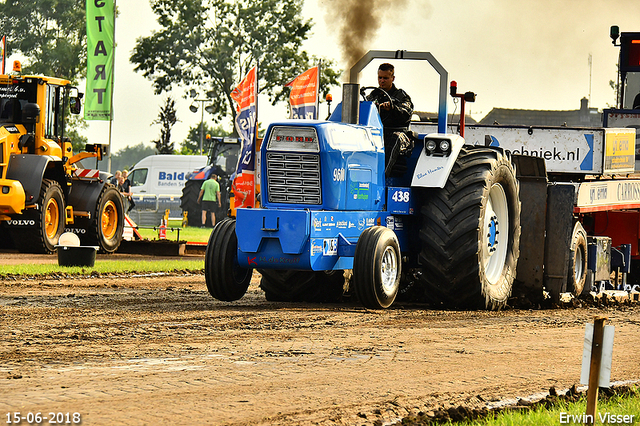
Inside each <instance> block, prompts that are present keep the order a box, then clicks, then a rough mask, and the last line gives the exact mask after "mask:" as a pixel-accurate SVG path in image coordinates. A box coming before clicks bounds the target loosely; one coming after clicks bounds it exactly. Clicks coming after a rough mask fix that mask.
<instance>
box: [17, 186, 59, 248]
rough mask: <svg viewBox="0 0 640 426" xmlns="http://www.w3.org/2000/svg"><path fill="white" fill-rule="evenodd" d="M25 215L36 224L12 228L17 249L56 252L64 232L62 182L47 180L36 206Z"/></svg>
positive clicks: (24, 215) (25, 217)
mask: <svg viewBox="0 0 640 426" xmlns="http://www.w3.org/2000/svg"><path fill="white" fill-rule="evenodd" d="M22 218H24V219H25V220H33V222H34V224H35V225H34V226H32V227H29V228H12V229H11V230H10V233H11V239H12V240H13V244H14V246H15V248H16V249H18V251H20V252H23V253H53V252H54V250H55V245H56V244H58V239H59V238H60V235H62V233H63V232H64V222H65V219H64V218H65V203H64V195H63V194H62V188H61V187H60V184H59V183H58V182H56V181H55V180H50V179H44V180H43V181H42V186H41V187H40V196H39V197H38V202H37V207H36V208H35V209H28V210H26V211H25V213H24V214H23V215H21V219H22Z"/></svg>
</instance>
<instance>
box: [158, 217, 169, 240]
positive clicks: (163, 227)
mask: <svg viewBox="0 0 640 426" xmlns="http://www.w3.org/2000/svg"><path fill="white" fill-rule="evenodd" d="M158 238H159V239H161V240H166V239H167V222H166V220H165V219H164V218H162V220H161V221H160V228H158Z"/></svg>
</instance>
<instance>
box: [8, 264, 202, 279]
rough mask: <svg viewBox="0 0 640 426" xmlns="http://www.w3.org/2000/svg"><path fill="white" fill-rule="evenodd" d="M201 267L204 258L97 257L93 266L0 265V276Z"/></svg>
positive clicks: (114, 272) (89, 273)
mask: <svg viewBox="0 0 640 426" xmlns="http://www.w3.org/2000/svg"><path fill="white" fill-rule="evenodd" d="M202 269H204V260H192V259H185V260H182V259H180V260H158V261H134V260H125V261H122V260H118V261H116V260H100V259H99V260H96V262H95V265H94V266H93V267H81V266H59V265H58V264H57V263H52V264H27V263H23V264H18V265H2V266H0V278H1V277H3V276H9V275H27V276H34V275H52V274H68V275H91V273H93V272H97V273H100V274H126V273H131V272H139V273H151V272H170V271H174V270H189V271H200V270H202Z"/></svg>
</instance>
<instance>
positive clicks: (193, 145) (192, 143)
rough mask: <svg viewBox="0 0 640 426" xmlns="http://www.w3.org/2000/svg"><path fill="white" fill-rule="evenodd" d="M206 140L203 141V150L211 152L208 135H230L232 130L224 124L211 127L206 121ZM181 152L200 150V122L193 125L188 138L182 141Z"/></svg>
mask: <svg viewBox="0 0 640 426" xmlns="http://www.w3.org/2000/svg"><path fill="white" fill-rule="evenodd" d="M203 128H204V134H205V137H204V140H203V143H202V152H203V153H204V154H206V153H207V152H209V148H210V145H211V140H210V139H209V140H207V138H206V135H209V136H211V137H220V136H229V135H231V132H229V131H228V130H225V129H224V127H223V126H222V125H217V126H213V127H209V125H208V124H207V123H204V125H203ZM180 147H181V149H180V154H185V155H189V154H197V153H199V151H200V124H198V125H197V126H194V127H191V128H190V129H189V133H188V134H187V138H186V139H185V140H183V141H182V142H180Z"/></svg>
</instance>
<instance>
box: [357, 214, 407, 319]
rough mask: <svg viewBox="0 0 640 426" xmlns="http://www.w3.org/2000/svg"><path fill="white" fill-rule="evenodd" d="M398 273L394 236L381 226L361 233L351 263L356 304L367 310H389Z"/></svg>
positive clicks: (393, 297)
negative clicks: (357, 301)
mask: <svg viewBox="0 0 640 426" xmlns="http://www.w3.org/2000/svg"><path fill="white" fill-rule="evenodd" d="M401 272H402V260H401V255H400V244H399V243H398V238H397V237H396V234H395V233H394V232H393V231H392V230H391V229H389V228H385V227H383V226H373V227H371V228H367V229H365V230H364V231H363V232H362V234H360V238H358V243H357V244H356V252H355V256H354V259H353V287H354V290H355V294H356V296H357V297H358V300H360V303H362V304H363V305H364V306H365V307H367V308H370V309H384V308H388V307H389V306H391V304H392V303H393V302H394V301H395V299H396V296H397V295H398V289H399V288H400V275H401Z"/></svg>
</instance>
